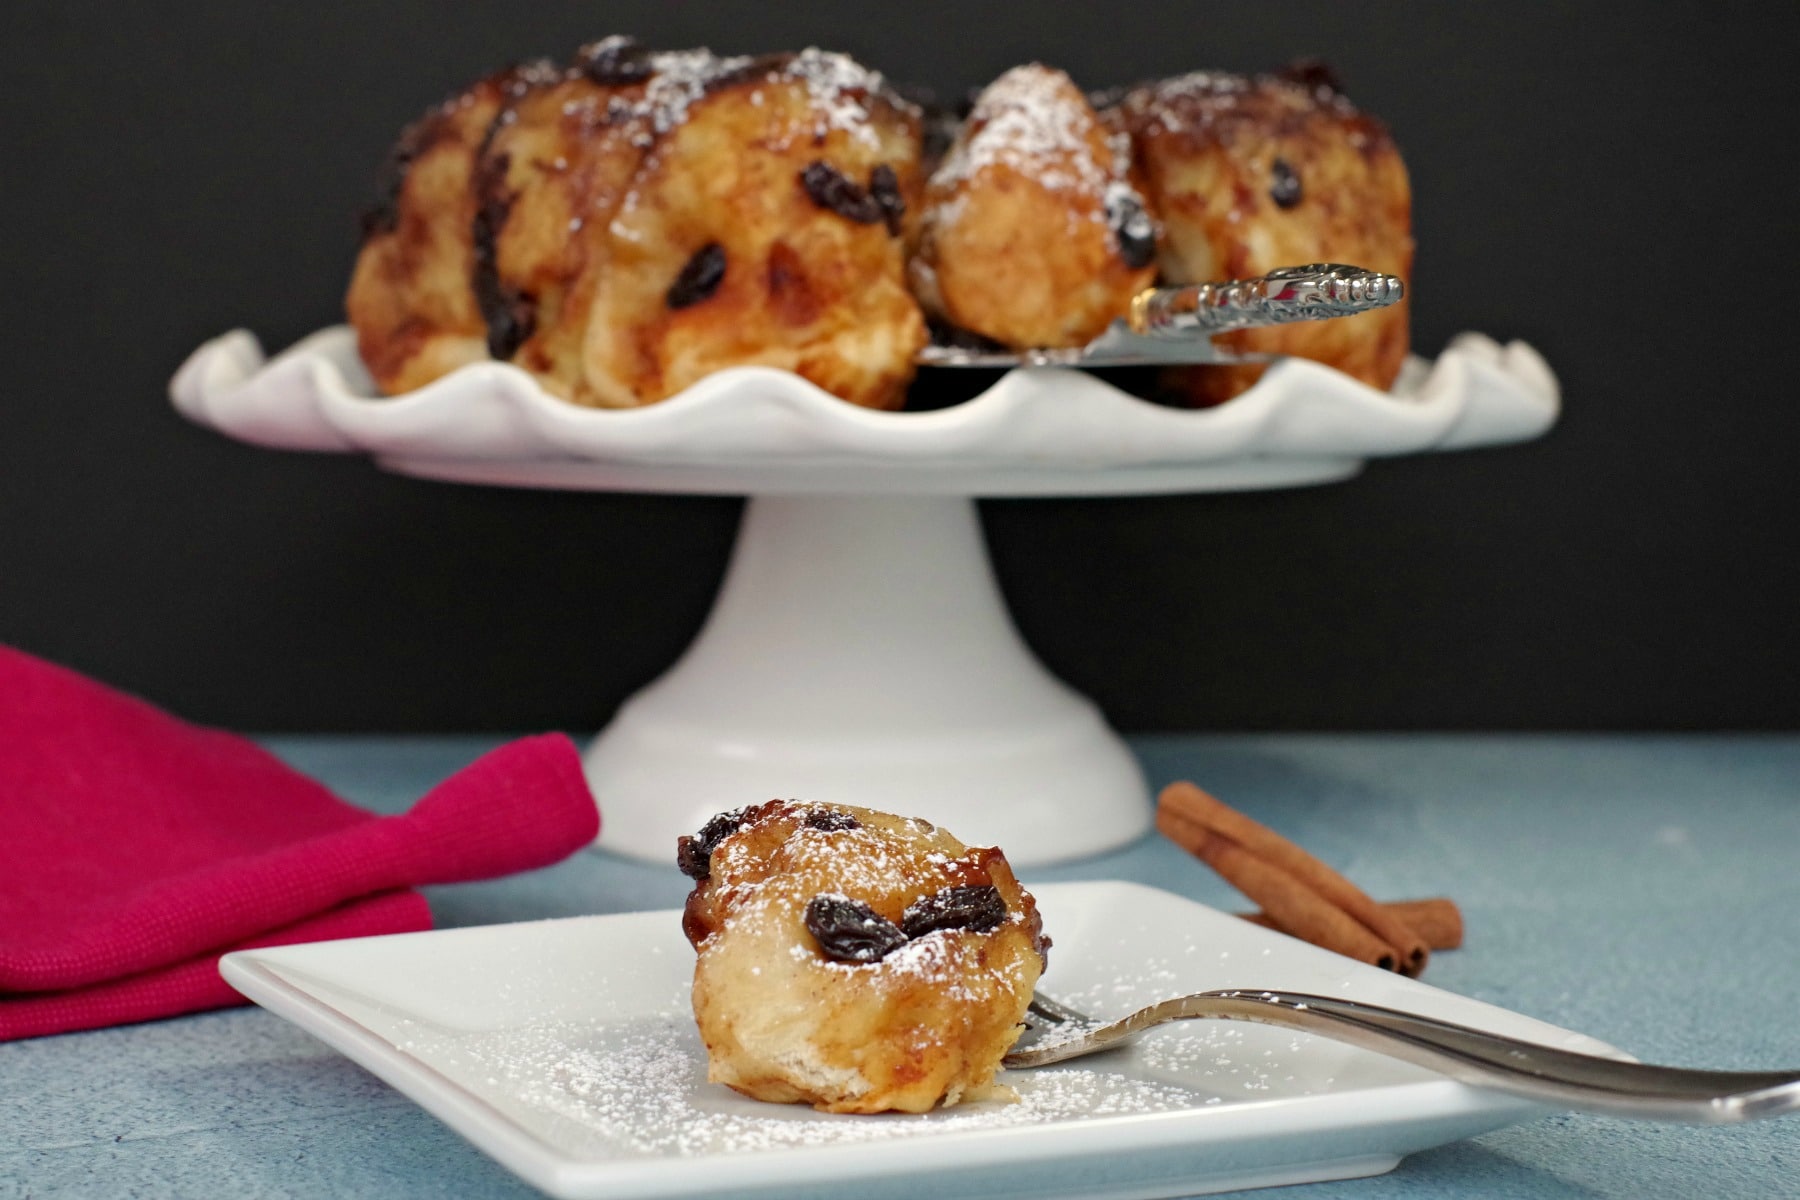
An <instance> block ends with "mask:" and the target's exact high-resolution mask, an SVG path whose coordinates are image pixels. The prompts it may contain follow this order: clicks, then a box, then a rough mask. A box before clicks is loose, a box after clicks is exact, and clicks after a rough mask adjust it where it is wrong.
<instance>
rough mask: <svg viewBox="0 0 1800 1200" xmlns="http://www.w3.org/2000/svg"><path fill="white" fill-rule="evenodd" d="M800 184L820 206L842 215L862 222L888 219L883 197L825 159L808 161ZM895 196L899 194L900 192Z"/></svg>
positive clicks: (871, 222)
mask: <svg viewBox="0 0 1800 1200" xmlns="http://www.w3.org/2000/svg"><path fill="white" fill-rule="evenodd" d="M800 186H801V187H803V188H805V189H806V194H807V195H808V196H810V197H811V198H812V202H813V203H814V204H816V205H818V206H819V207H820V208H823V209H825V210H827V211H828V212H834V213H836V214H837V215H838V216H840V217H847V218H848V219H850V220H852V221H855V222H856V223H857V224H859V225H873V224H875V222H877V221H885V220H887V211H886V209H885V208H884V207H883V205H882V203H881V202H880V201H879V200H877V199H876V198H875V197H874V196H871V195H870V194H869V193H868V192H867V191H866V190H865V189H864V188H863V187H862V186H861V185H860V184H858V183H856V182H855V181H853V180H851V179H847V178H845V177H844V175H843V173H842V172H840V171H839V170H838V169H837V168H836V167H834V166H832V165H831V164H830V163H828V162H825V161H823V160H821V159H815V160H813V161H812V162H810V163H807V164H806V167H805V169H804V170H802V171H801V172H800ZM896 187H898V182H897V181H896ZM895 198H896V199H898V198H899V195H898V192H896V194H895Z"/></svg>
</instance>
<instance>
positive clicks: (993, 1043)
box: [678, 800, 1049, 1113]
mask: <svg viewBox="0 0 1800 1200" xmlns="http://www.w3.org/2000/svg"><path fill="white" fill-rule="evenodd" d="M678 860H679V863H680V865H681V868H682V870H683V871H685V872H686V873H687V874H688V875H689V876H690V877H692V878H693V879H694V880H695V881H696V882H695V885H694V890H693V892H692V894H691V895H689V897H688V901H687V907H686V910H685V911H684V913H683V918H682V927H683V930H684V932H686V934H687V937H688V940H689V941H690V942H691V943H693V945H694V948H695V949H696V951H697V952H698V957H697V961H696V963H695V967H694V989H693V1001H694V1017H695V1019H696V1021H697V1022H698V1024H699V1027H700V1035H701V1038H702V1039H703V1040H704V1041H705V1043H706V1050H707V1058H708V1063H709V1066H708V1074H707V1077H708V1078H709V1079H710V1080H712V1081H713V1082H715V1083H723V1084H726V1085H727V1086H729V1087H731V1088H734V1089H736V1090H737V1091H739V1092H742V1093H743V1094H745V1095H747V1096H752V1097H754V1098H756V1099H759V1100H771V1101H776V1102H782V1103H806V1104H811V1105H812V1106H813V1107H815V1108H818V1109H821V1110H824V1111H828V1112H850V1113H873V1112H885V1111H889V1110H897V1111H901V1112H924V1111H926V1110H928V1109H931V1108H933V1107H935V1106H937V1105H938V1104H954V1103H957V1102H958V1101H960V1100H970V1099H976V1098H979V1097H981V1096H982V1095H984V1094H986V1093H988V1092H989V1090H990V1089H991V1088H992V1086H993V1078H994V1073H995V1071H996V1070H997V1069H998V1068H999V1065H1000V1059H1001V1057H1002V1056H1003V1055H1004V1054H1005V1053H1006V1051H1007V1050H1008V1049H1009V1048H1010V1047H1011V1046H1012V1044H1013V1042H1014V1040H1016V1039H1017V1037H1018V1034H1019V1031H1020V1022H1021V1020H1022V1019H1023V1016H1024V1013H1025V1008H1026V1006H1027V1005H1028V1004H1030V1002H1031V996H1032V990H1033V988H1034V987H1035V986H1036V984H1037V978H1038V975H1039V973H1040V972H1041V971H1042V969H1043V965H1044V953H1045V950H1046V949H1047V947H1048V946H1049V941H1048V939H1046V938H1045V937H1044V936H1043V930H1042V925H1041V923H1040V921H1039V918H1038V913H1037V906H1036V904H1035V903H1034V902H1033V900H1032V898H1031V896H1030V894H1029V893H1027V892H1026V891H1025V890H1024V889H1023V888H1021V887H1020V886H1019V883H1018V880H1016V879H1015V878H1014V877H1013V873H1012V870H1011V868H1010V867H1008V865H1007V862H1006V856H1005V855H1003V854H1002V853H1001V852H1000V851H999V850H996V849H984V848H974V849H971V848H970V847H967V846H964V845H963V844H962V843H961V842H959V841H957V840H956V839H955V838H953V837H951V836H950V835H949V834H948V833H946V832H944V831H943V830H941V829H937V828H935V827H934V826H932V825H931V824H930V823H929V822H927V821H921V820H916V819H910V818H903V817H895V816H890V815H889V814H887V813H880V812H874V811H871V810H868V809H862V808H850V807H846V806H842V805H831V806H827V805H819V804H803V803H800V802H797V801H791V800H772V801H770V802H769V803H767V804H763V805H759V806H757V807H754V808H748V809H742V810H739V811H737V812H732V813H725V814H722V815H720V816H718V817H715V818H714V819H713V820H711V821H709V822H708V823H707V824H706V826H705V827H704V828H703V829H701V830H700V832H699V833H698V834H696V835H694V836H692V837H684V838H682V839H681V843H680V847H679V851H678Z"/></svg>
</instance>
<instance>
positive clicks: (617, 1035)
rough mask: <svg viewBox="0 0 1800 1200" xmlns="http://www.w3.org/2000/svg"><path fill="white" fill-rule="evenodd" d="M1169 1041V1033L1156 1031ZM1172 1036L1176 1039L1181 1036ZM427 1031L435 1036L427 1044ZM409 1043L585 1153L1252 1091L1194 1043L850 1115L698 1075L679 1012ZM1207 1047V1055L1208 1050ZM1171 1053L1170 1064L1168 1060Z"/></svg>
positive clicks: (1122, 1107) (879, 1132)
mask: <svg viewBox="0 0 1800 1200" xmlns="http://www.w3.org/2000/svg"><path fill="white" fill-rule="evenodd" d="M1165 1040H1166V1039H1165ZM1177 1040H1180V1039H1177ZM427 1043H433V1044H427ZM410 1048H411V1049H412V1051H413V1052H415V1053H419V1052H424V1053H425V1054H426V1056H427V1057H429V1058H431V1059H432V1060H433V1061H435V1062H436V1063H437V1064H438V1065H439V1068H440V1070H445V1071H446V1072H447V1073H449V1074H452V1075H453V1077H455V1078H456V1081H457V1082H458V1083H460V1084H462V1085H463V1086H464V1087H465V1088H467V1089H468V1090H470V1091H472V1092H475V1093H476V1094H477V1095H480V1096H481V1097H482V1098H483V1099H485V1100H487V1101H488V1102H489V1103H491V1104H493V1105H494V1106H495V1107H497V1108H500V1109H501V1110H502V1111H508V1112H510V1113H511V1114H512V1115H515V1116H516V1117H520V1118H523V1123H525V1124H527V1125H536V1124H539V1123H541V1122H543V1121H545V1120H550V1121H553V1122H554V1123H555V1125H556V1126H557V1140H558V1141H559V1142H562V1143H564V1144H566V1145H571V1148H575V1147H578V1148H579V1150H580V1152H581V1153H583V1154H586V1155H590V1156H593V1157H605V1158H616V1157H639V1156H641V1157H660V1156H667V1155H678V1156H682V1157H694V1156H701V1155H713V1154H750V1153H756V1152H758V1151H767V1150H780V1149H792V1148H796V1147H802V1146H825V1145H836V1144H848V1143H864V1142H872V1141H881V1140H888V1139H894V1138H909V1137H921V1136H931V1135H936V1134H941V1133H952V1132H962V1131H978V1130H995V1129H1008V1128H1018V1127H1023V1126H1031V1125H1043V1124H1049V1123H1055V1122H1066V1121H1086V1120H1094V1119H1099V1118H1106V1117H1117V1116H1137V1115H1145V1114H1151V1113H1161V1112H1176V1111H1183V1110H1187V1109H1192V1108H1195V1107H1200V1106H1211V1105H1218V1104H1225V1103H1232V1102H1243V1101H1248V1100H1255V1099H1259V1098H1260V1097H1259V1096H1258V1095H1256V1094H1255V1093H1254V1092H1245V1093H1243V1094H1233V1091H1232V1089H1231V1088H1230V1087H1229V1085H1227V1086H1226V1087H1225V1088H1224V1089H1223V1090H1221V1089H1220V1088H1217V1087H1214V1086H1212V1080H1211V1077H1210V1073H1211V1071H1212V1070H1213V1068H1212V1067H1210V1066H1209V1065H1208V1064H1207V1062H1206V1061H1204V1060H1205V1059H1206V1058H1208V1057H1209V1055H1208V1054H1207V1053H1205V1052H1204V1051H1202V1052H1199V1053H1197V1054H1195V1055H1189V1056H1186V1059H1187V1061H1191V1062H1192V1063H1194V1065H1197V1066H1200V1067H1201V1068H1202V1070H1201V1071H1200V1072H1197V1073H1196V1074H1195V1076H1194V1078H1193V1080H1192V1082H1191V1083H1190V1082H1182V1081H1179V1073H1180V1072H1179V1070H1171V1071H1167V1072H1166V1073H1165V1072H1163V1071H1157V1072H1153V1074H1158V1075H1165V1078H1161V1079H1159V1078H1146V1077H1145V1074H1146V1073H1145V1072H1143V1071H1141V1070H1139V1071H1121V1070H1120V1069H1119V1067H1120V1061H1121V1060H1120V1059H1119V1057H1118V1056H1116V1055H1115V1056H1113V1057H1112V1058H1111V1059H1109V1060H1108V1062H1109V1063H1110V1065H1099V1064H1097V1065H1092V1066H1089V1065H1079V1064H1077V1065H1068V1066H1054V1067H1045V1068H1040V1069H1038V1070H1035V1071H1011V1072H1006V1073H1004V1074H1003V1075H1002V1076H1001V1078H1000V1082H1002V1083H1004V1084H1006V1085H1009V1086H1010V1087H1012V1088H1013V1089H1014V1090H1015V1091H1016V1092H1017V1093H1018V1096H1019V1099H1018V1101H1017V1102H1016V1103H1008V1102H1006V1101H1004V1100H982V1101H977V1102H973V1103H966V1104H961V1105H957V1106H954V1107H951V1108H943V1109H937V1110H935V1111H933V1112H929V1113H922V1114H907V1113H883V1114H880V1115H876V1116H846V1115H839V1114H832V1113H819V1112H815V1111H813V1110H812V1109H810V1108H807V1107H805V1106H802V1105H787V1104H765V1103H762V1102H760V1101H756V1100H750V1099H746V1098H744V1097H742V1096H739V1095H737V1094H736V1093H734V1092H732V1091H730V1090H729V1089H727V1088H724V1087H721V1086H719V1085H717V1084H711V1083H708V1082H706V1051H705V1048H704V1047H703V1046H702V1045H701V1044H700V1039H699V1035H698V1034H697V1033H696V1032H695V1030H694V1025H693V1022H692V1020H691V1019H688V1018H687V1017H686V1015H685V1014H682V1015H680V1016H673V1015H672V1016H670V1017H667V1018H660V1019H653V1020H638V1021H631V1022H624V1023H619V1024H603V1023H583V1022H545V1023H538V1024H532V1025H527V1026H521V1027H517V1028H512V1029H506V1030H500V1031H495V1032H489V1033H478V1034H463V1035H453V1034H449V1033H446V1032H435V1031H420V1032H419V1033H418V1035H417V1037H416V1039H415V1040H414V1042H413V1043H412V1045H411V1047H410ZM1210 1057H1216V1055H1210ZM1171 1065H1173V1064H1171Z"/></svg>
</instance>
